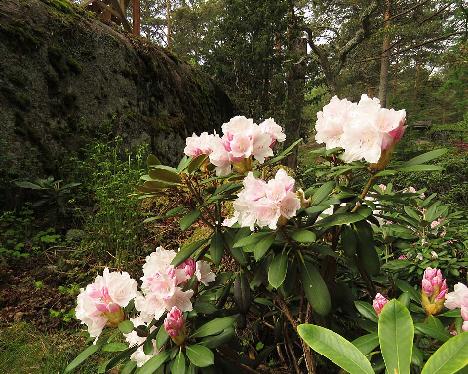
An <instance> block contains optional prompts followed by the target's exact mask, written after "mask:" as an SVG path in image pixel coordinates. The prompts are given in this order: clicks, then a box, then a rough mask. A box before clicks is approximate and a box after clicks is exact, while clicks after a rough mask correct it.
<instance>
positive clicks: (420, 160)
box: [403, 148, 448, 166]
mask: <svg viewBox="0 0 468 374" xmlns="http://www.w3.org/2000/svg"><path fill="white" fill-rule="evenodd" d="M447 152H448V149H447V148H440V149H435V150H433V151H429V152H426V153H423V154H422V155H419V156H416V157H413V158H412V159H410V160H409V161H407V162H405V163H404V164H403V166H412V165H420V164H424V163H426V162H428V161H431V160H433V159H435V158H438V157H440V156H443V155H444V154H446V153H447Z"/></svg>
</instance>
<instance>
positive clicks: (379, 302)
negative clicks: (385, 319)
mask: <svg viewBox="0 0 468 374" xmlns="http://www.w3.org/2000/svg"><path fill="white" fill-rule="evenodd" d="M387 303H388V300H387V299H386V298H385V296H383V295H382V294H380V293H378V294H377V295H375V298H374V301H373V302H372V306H373V307H374V310H375V313H377V315H379V314H380V312H381V311H382V309H383V307H384V306H385V304H387Z"/></svg>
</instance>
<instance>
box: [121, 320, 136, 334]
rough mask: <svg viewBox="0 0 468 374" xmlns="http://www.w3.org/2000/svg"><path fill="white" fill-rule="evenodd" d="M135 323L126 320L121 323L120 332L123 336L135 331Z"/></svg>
mask: <svg viewBox="0 0 468 374" xmlns="http://www.w3.org/2000/svg"><path fill="white" fill-rule="evenodd" d="M133 328H134V326H133V322H132V321H129V320H125V321H122V322H120V323H119V330H120V331H121V332H122V334H130V333H131V332H132V331H133Z"/></svg>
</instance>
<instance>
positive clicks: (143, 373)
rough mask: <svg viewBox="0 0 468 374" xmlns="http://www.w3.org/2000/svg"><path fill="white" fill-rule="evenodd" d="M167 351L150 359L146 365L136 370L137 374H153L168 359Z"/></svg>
mask: <svg viewBox="0 0 468 374" xmlns="http://www.w3.org/2000/svg"><path fill="white" fill-rule="evenodd" d="M169 356H170V353H169V351H162V352H160V353H158V354H157V355H155V356H153V357H151V358H150V359H149V360H148V361H146V363H145V364H144V365H143V366H142V367H141V368H140V369H139V370H138V374H153V373H154V372H155V371H156V370H158V369H159V368H160V366H161V365H162V364H164V363H165V362H166V361H167V359H168V358H169Z"/></svg>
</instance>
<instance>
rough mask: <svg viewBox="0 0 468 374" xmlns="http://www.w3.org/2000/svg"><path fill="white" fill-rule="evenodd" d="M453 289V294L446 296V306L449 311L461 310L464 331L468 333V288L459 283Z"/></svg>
mask: <svg viewBox="0 0 468 374" xmlns="http://www.w3.org/2000/svg"><path fill="white" fill-rule="evenodd" d="M453 289H454V291H453V292H449V293H448V294H447V295H446V296H445V299H446V300H445V306H446V307H447V308H448V309H455V308H460V313H461V317H462V318H463V325H462V330H463V331H468V287H466V286H465V285H464V284H463V283H460V282H459V283H457V284H456V285H455V286H454V287H453Z"/></svg>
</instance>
